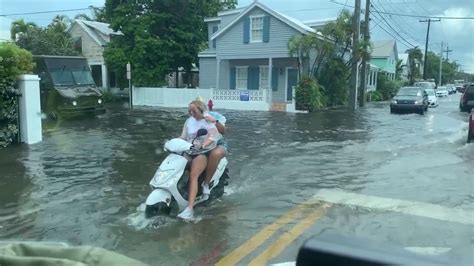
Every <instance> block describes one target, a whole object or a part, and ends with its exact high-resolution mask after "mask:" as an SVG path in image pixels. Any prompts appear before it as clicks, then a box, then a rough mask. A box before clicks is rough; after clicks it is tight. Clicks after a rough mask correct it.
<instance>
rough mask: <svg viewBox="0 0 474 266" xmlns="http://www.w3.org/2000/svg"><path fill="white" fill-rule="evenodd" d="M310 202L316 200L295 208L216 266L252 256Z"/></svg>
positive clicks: (234, 262) (226, 265)
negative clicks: (252, 253) (251, 254)
mask: <svg viewBox="0 0 474 266" xmlns="http://www.w3.org/2000/svg"><path fill="white" fill-rule="evenodd" d="M309 202H314V200H310V201H308V202H305V203H303V204H300V205H298V206H296V207H294V208H293V209H291V210H290V211H289V212H287V213H286V214H285V215H283V216H281V217H280V218H279V219H278V220H276V221H275V222H274V223H272V224H270V225H267V226H266V227H265V228H263V229H262V230H261V231H260V232H258V233H257V234H256V235H255V236H254V237H252V238H251V239H249V240H247V241H246V242H245V243H244V244H242V245H241V246H240V247H238V248H236V249H235V250H234V251H232V252H231V253H230V254H229V255H227V256H225V257H224V258H222V259H221V260H220V261H218V262H217V263H216V264H215V265H217V266H228V265H235V264H236V263H238V262H239V261H240V260H241V259H243V258H244V257H245V256H247V255H248V254H250V253H251V252H252V251H254V250H255V249H256V248H257V247H258V246H260V245H261V244H262V243H263V242H265V241H266V240H267V239H268V238H270V237H271V236H272V235H273V234H274V233H275V232H276V231H277V230H278V229H279V228H281V227H283V226H284V225H286V224H288V223H289V222H291V221H293V220H294V219H295V218H297V217H298V214H300V213H301V211H302V210H303V209H304V207H305V206H306V205H307V204H308V203H309Z"/></svg>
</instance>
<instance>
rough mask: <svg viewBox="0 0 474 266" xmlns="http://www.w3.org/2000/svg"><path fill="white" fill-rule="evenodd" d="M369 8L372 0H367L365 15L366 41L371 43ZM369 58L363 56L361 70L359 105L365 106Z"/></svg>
mask: <svg viewBox="0 0 474 266" xmlns="http://www.w3.org/2000/svg"><path fill="white" fill-rule="evenodd" d="M369 9H370V0H365V16H364V22H365V23H364V42H365V43H366V44H367V43H369V40H370V35H369V34H370V32H369V21H370V18H369ZM367 74H368V73H367V58H366V57H365V56H364V58H362V70H361V72H360V75H361V79H362V80H361V83H362V86H361V90H360V101H359V106H360V107H364V106H365V100H366V99H365V98H366V96H365V92H366V91H367Z"/></svg>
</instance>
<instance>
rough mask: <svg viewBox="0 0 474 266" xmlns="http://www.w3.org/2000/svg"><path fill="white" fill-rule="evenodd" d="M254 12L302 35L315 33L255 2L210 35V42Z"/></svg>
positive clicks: (309, 28)
mask: <svg viewBox="0 0 474 266" xmlns="http://www.w3.org/2000/svg"><path fill="white" fill-rule="evenodd" d="M255 12H257V13H258V12H263V13H266V14H267V15H268V16H270V17H272V18H275V19H277V20H280V21H282V22H283V23H285V24H287V25H288V26H289V27H291V28H293V29H295V30H296V31H299V32H300V33H303V34H304V33H308V32H316V31H315V30H314V29H313V28H311V27H309V26H307V25H305V24H304V23H303V22H301V21H299V20H297V19H294V18H291V17H288V16H286V15H284V14H281V13H279V12H276V11H274V10H273V9H271V8H269V7H267V6H265V5H263V4H262V3H260V2H257V1H255V2H254V3H253V4H251V5H250V6H248V7H247V8H246V9H244V10H243V11H242V12H241V13H240V14H239V15H238V16H236V17H235V18H234V19H233V20H232V21H231V22H229V23H228V24H227V25H225V26H223V27H222V28H221V29H220V30H219V31H217V32H216V33H215V34H214V35H212V37H211V40H214V39H216V38H218V37H219V36H221V35H223V34H225V33H226V32H227V31H228V30H230V29H231V28H232V27H235V26H236V25H237V24H239V23H240V22H241V21H242V20H244V19H245V18H246V17H248V16H249V15H251V14H254V13H255Z"/></svg>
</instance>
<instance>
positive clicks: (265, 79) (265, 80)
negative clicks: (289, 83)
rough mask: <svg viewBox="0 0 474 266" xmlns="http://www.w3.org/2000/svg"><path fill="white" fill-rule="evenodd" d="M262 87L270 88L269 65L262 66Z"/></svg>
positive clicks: (260, 84) (260, 85)
mask: <svg viewBox="0 0 474 266" xmlns="http://www.w3.org/2000/svg"><path fill="white" fill-rule="evenodd" d="M259 88H260V89H268V66H261V67H260V83H259Z"/></svg>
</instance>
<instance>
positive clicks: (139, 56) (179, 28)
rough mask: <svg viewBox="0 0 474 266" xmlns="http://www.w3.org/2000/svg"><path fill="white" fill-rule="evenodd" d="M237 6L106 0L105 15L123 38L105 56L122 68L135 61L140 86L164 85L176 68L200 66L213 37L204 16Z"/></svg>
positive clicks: (185, 0) (210, 0)
mask: <svg viewBox="0 0 474 266" xmlns="http://www.w3.org/2000/svg"><path fill="white" fill-rule="evenodd" d="M235 5H236V1H235V0H231V1H217V0H161V1H151V0H149V1H139V2H137V1H127V2H125V1H119V0H107V1H106V3H105V14H106V17H107V19H108V20H109V21H110V24H111V27H112V29H114V30H120V31H121V32H122V33H123V36H118V37H117V38H114V39H112V41H111V43H110V44H109V46H108V47H107V48H106V50H105V53H104V57H105V60H106V62H107V64H108V65H109V66H111V67H112V68H113V69H114V70H115V71H117V72H120V71H122V72H123V68H124V67H125V65H126V63H127V62H131V64H132V66H133V67H132V70H133V74H132V76H133V78H134V84H135V85H139V86H147V85H148V86H156V85H162V84H163V82H164V77H165V75H166V74H168V73H170V72H171V71H177V70H178V68H179V67H183V68H184V69H185V70H186V71H190V70H191V68H192V66H193V64H196V65H197V63H198V60H197V59H198V58H197V54H198V52H199V51H200V48H201V47H203V43H205V42H207V39H208V38H207V36H208V35H207V27H206V24H205V22H204V18H205V17H209V16H215V15H217V11H219V10H224V9H230V8H235Z"/></svg>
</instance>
